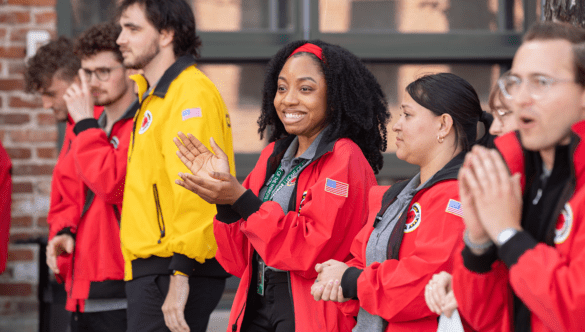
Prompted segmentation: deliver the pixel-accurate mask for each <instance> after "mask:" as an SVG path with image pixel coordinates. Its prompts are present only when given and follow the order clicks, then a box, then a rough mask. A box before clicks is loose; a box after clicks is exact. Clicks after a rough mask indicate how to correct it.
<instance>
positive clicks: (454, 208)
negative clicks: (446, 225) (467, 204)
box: [445, 199, 463, 218]
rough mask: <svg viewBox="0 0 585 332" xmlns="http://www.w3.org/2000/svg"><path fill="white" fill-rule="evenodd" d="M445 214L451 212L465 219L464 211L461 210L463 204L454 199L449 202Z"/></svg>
mask: <svg viewBox="0 0 585 332" xmlns="http://www.w3.org/2000/svg"><path fill="white" fill-rule="evenodd" d="M445 212H449V213H451V214H454V215H456V216H458V217H461V218H463V209H461V203H459V202H457V201H456V200H454V199H450V200H449V203H448V204H447V209H446V210H445Z"/></svg>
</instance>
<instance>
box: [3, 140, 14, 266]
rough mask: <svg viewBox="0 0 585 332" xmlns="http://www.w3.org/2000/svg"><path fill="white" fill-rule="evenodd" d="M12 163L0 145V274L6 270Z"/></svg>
mask: <svg viewBox="0 0 585 332" xmlns="http://www.w3.org/2000/svg"><path fill="white" fill-rule="evenodd" d="M11 171H12V163H11V162H10V157H9V156H8V153H7V152H6V150H5V149H4V147H3V146H2V145H1V144H0V274H1V273H2V272H4V270H5V269H6V259H7V258H8V239H9V237H10V204H11V203H12V178H11Z"/></svg>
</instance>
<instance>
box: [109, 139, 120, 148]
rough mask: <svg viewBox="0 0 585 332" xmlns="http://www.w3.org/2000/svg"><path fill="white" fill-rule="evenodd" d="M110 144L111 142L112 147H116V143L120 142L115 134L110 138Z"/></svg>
mask: <svg viewBox="0 0 585 332" xmlns="http://www.w3.org/2000/svg"><path fill="white" fill-rule="evenodd" d="M110 144H112V146H113V147H114V149H117V148H118V145H119V144H120V140H119V139H118V137H117V136H114V137H112V139H111V140H110Z"/></svg>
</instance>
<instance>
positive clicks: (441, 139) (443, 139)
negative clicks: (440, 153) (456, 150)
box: [437, 136, 445, 143]
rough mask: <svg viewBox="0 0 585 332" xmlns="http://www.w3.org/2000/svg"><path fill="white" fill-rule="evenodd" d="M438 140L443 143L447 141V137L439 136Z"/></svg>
mask: <svg viewBox="0 0 585 332" xmlns="http://www.w3.org/2000/svg"><path fill="white" fill-rule="evenodd" d="M437 141H439V143H443V142H444V141H445V137H441V136H437Z"/></svg>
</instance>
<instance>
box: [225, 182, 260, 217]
mask: <svg viewBox="0 0 585 332" xmlns="http://www.w3.org/2000/svg"><path fill="white" fill-rule="evenodd" d="M262 203H263V202H262V200H261V199H260V198H258V196H256V195H255V194H254V193H253V192H252V190H250V189H248V190H246V192H245V193H244V194H243V195H242V196H240V198H238V200H237V201H236V202H235V203H234V204H233V205H232V209H234V211H236V212H237V213H239V214H240V216H242V218H243V219H244V220H247V219H248V217H249V216H251V215H252V214H254V213H256V212H257V211H258V210H260V206H261V205H262Z"/></svg>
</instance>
